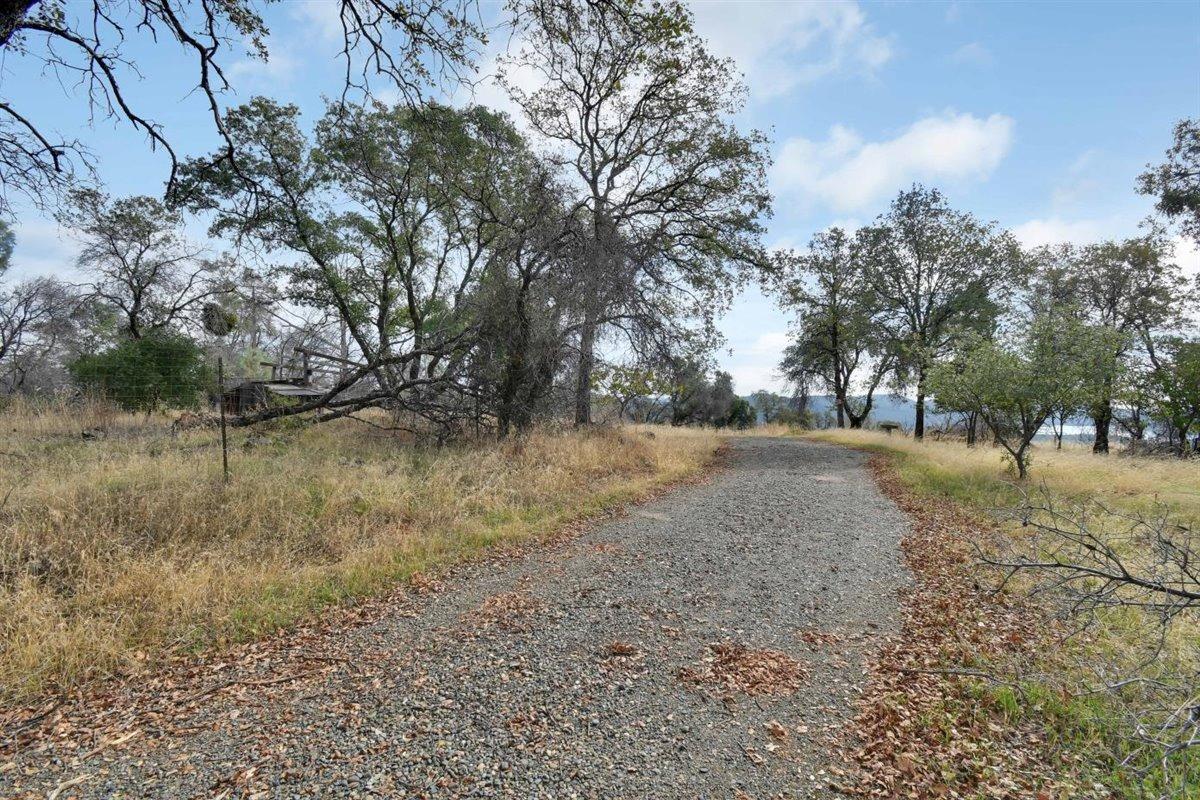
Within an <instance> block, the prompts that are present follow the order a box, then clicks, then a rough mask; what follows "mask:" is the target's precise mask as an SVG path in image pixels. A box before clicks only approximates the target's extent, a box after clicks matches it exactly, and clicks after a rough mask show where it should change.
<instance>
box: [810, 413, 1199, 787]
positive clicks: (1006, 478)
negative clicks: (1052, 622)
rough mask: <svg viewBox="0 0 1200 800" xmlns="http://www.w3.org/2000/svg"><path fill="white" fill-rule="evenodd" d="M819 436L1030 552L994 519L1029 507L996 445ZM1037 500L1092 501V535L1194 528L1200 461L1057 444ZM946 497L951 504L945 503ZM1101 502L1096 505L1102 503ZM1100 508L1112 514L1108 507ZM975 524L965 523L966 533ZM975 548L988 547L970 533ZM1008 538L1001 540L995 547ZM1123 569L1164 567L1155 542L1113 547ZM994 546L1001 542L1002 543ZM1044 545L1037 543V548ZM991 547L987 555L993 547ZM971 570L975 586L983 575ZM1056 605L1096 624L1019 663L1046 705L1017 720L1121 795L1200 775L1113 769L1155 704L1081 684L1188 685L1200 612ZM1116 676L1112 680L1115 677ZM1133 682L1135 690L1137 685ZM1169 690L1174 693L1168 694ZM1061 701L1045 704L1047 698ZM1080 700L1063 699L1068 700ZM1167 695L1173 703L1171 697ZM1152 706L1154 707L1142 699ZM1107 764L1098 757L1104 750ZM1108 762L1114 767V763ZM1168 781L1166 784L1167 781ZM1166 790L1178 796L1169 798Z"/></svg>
mask: <svg viewBox="0 0 1200 800" xmlns="http://www.w3.org/2000/svg"><path fill="white" fill-rule="evenodd" d="M805 435H806V436H809V437H811V438H815V439H819V440H821V441H827V442H833V443H837V444H844V445H849V446H852V447H858V448H861V449H866V450H871V451H875V452H879V453H883V454H886V455H888V457H889V459H888V462H889V464H890V467H891V470H893V471H894V474H895V476H896V477H897V478H898V479H899V481H900V483H902V484H903V485H904V486H905V487H906V488H907V489H908V490H909V491H911V492H912V495H913V497H914V498H916V502H918V503H923V504H924V506H923V507H924V508H926V509H932V510H937V509H941V508H942V507H944V506H945V507H961V508H963V509H966V510H967V511H968V512H969V513H971V514H972V515H974V516H975V517H977V518H978V519H979V520H981V522H980V525H982V528H981V529H983V528H988V527H990V525H989V524H988V523H986V522H983V520H985V519H987V518H989V517H990V518H991V519H992V520H993V523H992V524H997V523H999V524H1000V530H1004V531H1006V532H1007V534H1008V537H1009V538H1008V541H1009V542H1011V543H1012V545H1013V546H1015V547H1016V548H1017V549H1018V550H1020V549H1022V548H1025V547H1027V544H1026V543H1027V541H1028V539H1027V538H1026V537H1028V536H1029V531H1028V530H1026V529H1022V528H1021V527H1020V526H1018V525H1017V524H1016V523H1015V522H1009V523H1007V524H1005V523H1004V522H1003V519H1004V517H1003V516H1001V517H1000V518H999V519H997V518H996V517H991V515H989V514H981V513H980V512H990V511H993V510H997V509H999V510H1003V509H1007V508H1011V507H1012V506H1013V505H1014V504H1016V503H1017V502H1018V501H1019V499H1020V493H1019V491H1018V488H1017V485H1016V483H1015V478H1014V476H1013V475H1012V474H1011V472H1010V471H1008V470H1006V468H1005V463H1004V462H1003V460H1002V458H1001V455H1000V452H999V451H997V450H995V449H993V448H991V447H990V446H988V445H986V444H985V445H980V446H978V447H976V448H974V449H968V448H967V447H966V446H965V445H964V444H963V443H962V442H938V441H925V442H916V441H914V440H912V439H910V438H908V437H905V436H899V435H893V436H887V435H886V434H882V433H878V432H874V431H850V430H829V431H817V432H811V433H807V434H805ZM1024 488H1026V489H1027V490H1032V492H1031V493H1032V494H1033V495H1034V499H1035V502H1041V501H1044V500H1047V499H1048V500H1051V501H1053V503H1054V504H1055V506H1056V507H1058V508H1059V509H1061V510H1066V509H1070V508H1072V507H1074V506H1078V505H1080V504H1085V503H1086V504H1088V505H1089V513H1088V524H1089V529H1090V530H1091V531H1092V532H1094V533H1096V534H1098V535H1100V536H1101V537H1105V535H1106V534H1110V533H1119V532H1124V531H1126V530H1127V529H1128V526H1129V524H1130V523H1129V520H1128V518H1127V516H1126V515H1129V516H1138V515H1144V516H1146V517H1147V518H1157V517H1166V518H1168V519H1170V520H1171V521H1172V522H1175V523H1178V524H1180V525H1183V526H1185V527H1188V528H1190V529H1192V530H1197V529H1198V528H1200V461H1196V460H1190V461H1180V460H1178V459H1173V458H1148V457H1131V456H1126V455H1119V454H1115V453H1114V454H1112V455H1109V456H1098V455H1094V454H1093V453H1091V451H1090V450H1088V449H1085V448H1083V447H1067V448H1064V449H1063V450H1062V451H1056V450H1054V449H1052V448H1051V447H1048V446H1045V445H1043V446H1041V447H1039V448H1037V449H1036V450H1035V453H1034V461H1033V469H1032V471H1031V477H1030V479H1029V481H1028V486H1026V487H1024ZM943 498H949V499H951V500H952V501H954V502H953V503H944V502H939V500H941V499H943ZM1092 503H1099V504H1100V505H1099V506H1094V505H1092ZM1101 509H1108V511H1102V510H1101ZM970 527H971V526H970V525H962V526H959V528H958V529H959V530H964V531H965V530H969V529H970ZM973 538H974V539H975V540H976V542H977V543H978V542H980V541H982V540H981V539H979V538H978V537H973ZM997 541H998V542H1000V541H1001V540H997ZM1110 541H1111V542H1117V541H1119V542H1120V544H1113V546H1114V547H1116V548H1117V549H1118V550H1119V552H1120V553H1121V556H1122V558H1123V560H1125V561H1126V563H1128V564H1131V565H1134V566H1135V567H1136V566H1138V565H1141V566H1143V567H1144V566H1145V565H1146V564H1148V563H1151V562H1152V561H1153V560H1154V559H1155V553H1153V552H1151V549H1150V548H1149V546H1147V547H1146V548H1141V549H1139V548H1138V547H1137V546H1136V545H1135V543H1134V540H1132V539H1131V538H1129V537H1124V538H1121V539H1115V538H1114V539H1111V540H1110ZM995 546H1003V545H1001V544H997V545H995ZM1034 546H1035V547H1036V546H1037V545H1034ZM993 547H994V546H993V545H988V546H987V548H986V549H988V550H991V549H993ZM977 574H978V571H977V565H975V568H974V569H972V580H974V575H977ZM1044 577H1045V576H1034V575H1026V576H1025V579H1024V580H1022V581H1019V582H1017V583H1016V584H1015V585H1013V586H1012V587H1011V588H1016V589H1019V590H1030V589H1032V588H1034V587H1035V586H1039V585H1041V586H1045V585H1046V584H1044V583H1041V581H1040V580H1039V579H1042V578H1044ZM999 578H1000V575H999V573H996V572H987V574H986V575H985V579H986V580H985V583H987V584H993V583H995V582H998V580H999ZM1038 597H1039V598H1040V599H1041V600H1042V602H1044V603H1047V604H1048V605H1047V606H1046V611H1048V612H1050V613H1055V612H1059V613H1062V614H1065V615H1067V616H1068V617H1069V618H1070V624H1069V629H1074V628H1076V627H1077V626H1078V625H1080V624H1082V623H1084V622H1087V623H1090V624H1088V626H1087V628H1086V633H1085V635H1083V636H1078V637H1073V638H1072V639H1071V640H1070V641H1069V642H1068V643H1067V644H1066V645H1061V644H1060V645H1058V646H1056V647H1054V648H1052V649H1051V650H1050V651H1047V652H1045V653H1040V654H1037V656H1036V657H1034V658H1033V659H1032V661H1031V662H1030V663H1029V664H1024V665H1019V667H1017V669H1019V671H1021V672H1024V673H1028V674H1029V675H1032V676H1037V677H1031V678H1030V679H1029V680H1030V683H1029V684H1027V685H1025V687H1024V690H1025V692H1026V694H1027V695H1030V696H1037V697H1038V698H1039V699H1038V700H1037V702H1035V703H1031V704H1030V705H1029V707H1028V708H1026V707H1024V706H1023V705H1022V704H1021V703H1020V702H1019V701H1018V699H1017V698H1015V697H1010V698H1008V700H1007V703H1008V704H1010V705H1011V706H1012V708H1013V711H1014V713H1015V714H1016V715H1017V716H1018V717H1025V716H1027V717H1028V718H1032V719H1034V720H1037V721H1038V722H1039V723H1040V724H1042V725H1043V726H1045V727H1046V728H1047V729H1048V730H1051V729H1055V730H1057V732H1058V735H1059V736H1060V737H1062V738H1063V741H1064V743H1066V744H1068V745H1073V746H1074V747H1075V748H1076V749H1077V750H1078V751H1080V752H1084V753H1087V754H1090V756H1094V757H1096V758H1097V761H1098V763H1099V764H1100V765H1101V766H1107V767H1108V768H1110V769H1112V777H1111V779H1110V785H1111V786H1112V787H1113V788H1114V791H1115V792H1116V794H1118V795H1120V796H1138V797H1141V796H1143V794H1142V792H1149V794H1146V795H1145V796H1156V795H1155V794H1154V792H1158V791H1162V790H1163V789H1164V787H1173V786H1175V785H1177V784H1173V783H1171V782H1172V781H1176V782H1178V781H1179V780H1183V781H1184V782H1186V781H1187V780H1188V778H1187V777H1183V778H1181V777H1180V775H1181V774H1183V775H1190V774H1192V773H1194V772H1195V771H1196V770H1200V755H1197V757H1195V758H1190V759H1189V757H1187V756H1186V754H1185V755H1184V756H1183V757H1182V758H1181V760H1180V761H1179V763H1178V764H1177V765H1176V766H1175V767H1172V771H1171V772H1170V773H1169V775H1170V776H1171V777H1165V776H1164V775H1165V773H1162V772H1161V771H1159V770H1157V769H1151V770H1150V771H1149V772H1148V773H1147V774H1148V776H1149V777H1146V778H1145V780H1146V781H1147V782H1146V783H1142V780H1143V777H1142V776H1140V775H1139V774H1138V773H1132V772H1131V771H1130V770H1129V769H1127V768H1125V767H1118V766H1116V764H1117V763H1118V762H1120V761H1121V760H1122V759H1123V758H1126V757H1130V756H1129V753H1130V752H1131V751H1129V750H1127V749H1125V748H1126V746H1127V745H1126V742H1125V741H1124V740H1123V738H1122V737H1121V735H1120V734H1122V733H1124V732H1127V731H1128V730H1129V718H1130V716H1141V715H1143V714H1145V709H1146V708H1152V707H1153V706H1154V705H1155V704H1156V703H1157V702H1158V701H1156V700H1154V699H1150V700H1145V698H1143V697H1142V696H1141V695H1140V694H1138V693H1137V692H1136V691H1126V692H1123V693H1121V695H1120V696H1117V695H1115V694H1110V695H1094V696H1093V695H1090V694H1089V693H1087V692H1082V691H1081V688H1080V687H1084V686H1087V687H1094V686H1097V685H1102V681H1101V680H1100V677H1098V676H1116V677H1117V678H1122V677H1126V678H1129V677H1133V676H1137V675H1141V674H1142V673H1143V672H1145V669H1146V668H1145V666H1144V665H1146V664H1151V665H1152V667H1153V669H1152V670H1151V672H1150V673H1147V674H1148V675H1150V676H1151V677H1154V678H1155V679H1156V680H1159V681H1163V682H1164V683H1163V686H1164V687H1165V686H1166V685H1167V684H1179V685H1180V686H1183V687H1184V688H1186V684H1187V682H1188V676H1191V675H1194V674H1196V671H1197V670H1198V669H1200V647H1198V646H1197V643H1198V642H1200V615H1197V614H1195V613H1194V612H1193V613H1186V612H1185V613H1181V614H1179V615H1177V616H1176V617H1175V618H1174V619H1173V622H1172V624H1171V625H1170V626H1169V627H1167V628H1166V629H1165V630H1164V628H1163V627H1162V625H1161V622H1160V620H1159V619H1158V618H1157V617H1155V616H1154V615H1153V614H1151V613H1148V612H1144V611H1143V610H1142V609H1140V608H1135V607H1129V606H1126V607H1121V608H1113V609H1101V610H1099V611H1098V612H1097V613H1096V615H1095V616H1094V617H1091V616H1087V615H1084V616H1073V615H1074V614H1075V611H1074V609H1075V607H1074V606H1073V605H1070V604H1069V603H1068V602H1067V601H1066V600H1065V599H1061V598H1058V597H1057V595H1056V594H1055V593H1054V592H1050V593H1048V594H1044V595H1038ZM1113 680H1115V678H1114V679H1113ZM1134 685H1136V684H1134ZM1164 692H1167V690H1166V689H1165V688H1164ZM1047 696H1049V697H1051V698H1057V699H1055V700H1054V701H1053V702H1046V701H1045V699H1044V698H1045V697H1047ZM1072 696H1074V699H1072V700H1070V701H1069V702H1064V700H1063V698H1067V697H1072ZM1168 696H1169V695H1168ZM1143 701H1145V702H1143ZM1101 753H1103V754H1104V757H1103V758H1101V756H1100V754H1101ZM1130 758H1131V763H1133V764H1135V765H1140V766H1142V767H1146V766H1149V767H1155V766H1156V759H1157V754H1156V753H1155V752H1154V751H1153V750H1152V749H1151V750H1148V751H1146V752H1144V753H1143V752H1141V751H1139V752H1138V754H1137V755H1136V756H1132V757H1130ZM1104 759H1108V761H1107V762H1106V761H1105V760H1104ZM1160 776H1164V777H1162V783H1161V784H1160V783H1158V781H1159V778H1160ZM1168 794H1169V791H1168Z"/></svg>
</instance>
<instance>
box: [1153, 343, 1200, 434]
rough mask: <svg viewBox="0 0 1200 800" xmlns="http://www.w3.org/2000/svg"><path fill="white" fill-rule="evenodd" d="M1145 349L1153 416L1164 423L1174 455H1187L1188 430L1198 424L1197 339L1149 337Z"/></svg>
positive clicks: (1199, 354) (1199, 346) (1199, 349)
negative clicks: (1148, 364) (1148, 367)
mask: <svg viewBox="0 0 1200 800" xmlns="http://www.w3.org/2000/svg"><path fill="white" fill-rule="evenodd" d="M1146 351H1147V354H1148V356H1149V357H1150V363H1151V369H1150V371H1149V382H1150V387H1151V397H1152V400H1151V403H1152V406H1153V409H1154V412H1155V416H1156V417H1158V418H1159V419H1161V420H1162V421H1163V422H1164V423H1165V424H1166V426H1167V429H1168V430H1167V433H1168V438H1169V440H1170V442H1171V447H1172V449H1173V450H1174V451H1175V454H1176V455H1177V456H1179V457H1180V458H1186V457H1187V456H1188V454H1189V452H1190V451H1191V449H1192V448H1191V446H1190V444H1189V436H1190V435H1191V431H1192V430H1193V429H1194V428H1195V427H1196V426H1197V425H1200V340H1188V339H1184V338H1183V337H1180V336H1164V337H1161V338H1159V339H1158V340H1157V341H1156V340H1155V339H1153V338H1148V339H1147V342H1146Z"/></svg>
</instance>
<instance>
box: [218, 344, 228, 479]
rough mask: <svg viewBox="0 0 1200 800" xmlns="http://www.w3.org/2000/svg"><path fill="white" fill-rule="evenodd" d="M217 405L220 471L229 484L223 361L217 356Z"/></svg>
mask: <svg viewBox="0 0 1200 800" xmlns="http://www.w3.org/2000/svg"><path fill="white" fill-rule="evenodd" d="M217 405H218V406H219V407H220V409H221V470H222V472H223V474H224V475H225V482H226V483H229V440H228V439H226V437H225V361H224V359H222V358H221V356H217Z"/></svg>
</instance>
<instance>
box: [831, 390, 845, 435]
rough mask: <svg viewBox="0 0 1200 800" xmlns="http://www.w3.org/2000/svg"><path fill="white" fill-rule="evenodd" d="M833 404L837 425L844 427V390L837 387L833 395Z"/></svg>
mask: <svg viewBox="0 0 1200 800" xmlns="http://www.w3.org/2000/svg"><path fill="white" fill-rule="evenodd" d="M833 405H834V407H835V408H836V409H837V426H838V427H839V428H844V427H846V397H845V390H843V389H838V390H837V391H836V392H835V393H834V396H833Z"/></svg>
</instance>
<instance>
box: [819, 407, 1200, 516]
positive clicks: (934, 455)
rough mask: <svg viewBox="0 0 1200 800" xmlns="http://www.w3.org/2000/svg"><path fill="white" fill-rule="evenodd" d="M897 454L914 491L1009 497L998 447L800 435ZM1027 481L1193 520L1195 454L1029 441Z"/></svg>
mask: <svg viewBox="0 0 1200 800" xmlns="http://www.w3.org/2000/svg"><path fill="white" fill-rule="evenodd" d="M806 435H807V436H810V437H812V438H814V439H820V440H821V441H826V442H834V443H837V444H845V445H849V446H851V447H859V448H864V449H868V450H873V451H876V452H883V453H890V454H892V455H898V456H901V457H902V458H903V462H904V463H903V464H900V465H898V466H899V469H900V472H901V477H903V478H904V479H905V480H906V481H907V482H909V483H910V484H912V485H913V486H914V488H916V489H918V490H922V489H923V490H926V491H929V492H932V493H937V494H945V495H948V496H950V497H953V498H954V499H956V500H960V501H964V502H967V503H968V504H970V505H974V506H979V507H987V508H990V507H1001V506H1006V505H1008V504H1009V503H1010V502H1011V500H1012V498H1013V497H1014V496H1015V491H1014V488H1013V482H1014V481H1015V477H1014V476H1013V475H1012V473H1011V471H1010V470H1009V469H1008V468H1007V465H1006V463H1005V461H1004V459H1003V451H1002V450H1000V449H997V448H993V447H991V446H989V445H987V444H982V445H979V446H978V447H974V448H968V447H966V446H965V445H964V444H963V443H962V442H939V441H932V440H926V441H924V442H918V441H915V440H913V439H911V438H909V437H907V436H902V435H899V434H895V435H892V436H888V435H887V434H883V433H879V432H878V431H864V430H824V431H813V432H811V433H808V434H806ZM1029 484H1030V485H1031V486H1033V487H1040V486H1042V485H1044V486H1045V487H1046V488H1047V489H1049V490H1050V491H1051V492H1053V493H1054V494H1056V495H1058V496H1060V497H1063V498H1068V499H1074V500H1081V499H1084V498H1090V499H1094V500H1099V501H1101V502H1103V503H1106V504H1108V505H1111V506H1113V507H1114V508H1118V509H1121V510H1124V511H1126V512H1133V513H1138V512H1142V513H1150V512H1153V511H1156V510H1158V509H1160V508H1163V507H1165V508H1167V509H1169V511H1170V513H1171V514H1172V515H1174V516H1176V517H1177V518H1178V519H1180V520H1181V521H1184V522H1185V524H1186V523H1190V524H1192V525H1193V526H1196V525H1200V460H1195V459H1193V460H1189V461H1180V460H1179V459H1174V458H1147V457H1136V458H1135V457H1130V456H1125V455H1120V454H1116V453H1114V454H1112V455H1109V456H1097V455H1094V454H1093V453H1092V452H1091V451H1090V450H1088V449H1086V448H1083V447H1079V446H1068V447H1065V448H1064V449H1063V450H1061V451H1056V450H1054V449H1053V448H1052V447H1049V446H1047V445H1041V446H1035V448H1034V450H1033V466H1032V468H1031V470H1030V478H1029Z"/></svg>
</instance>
